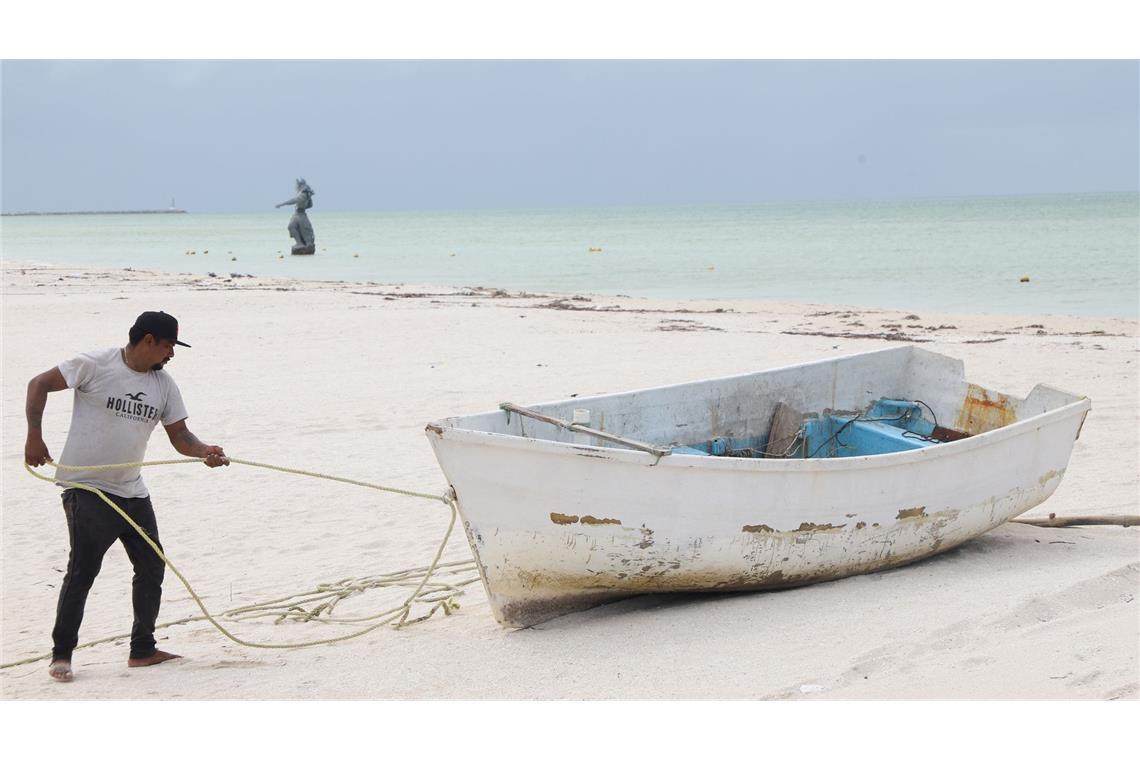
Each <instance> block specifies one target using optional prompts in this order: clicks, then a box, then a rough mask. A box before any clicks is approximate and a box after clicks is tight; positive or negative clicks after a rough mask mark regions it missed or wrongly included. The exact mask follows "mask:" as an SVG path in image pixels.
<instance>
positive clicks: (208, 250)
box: [202, 248, 210, 256]
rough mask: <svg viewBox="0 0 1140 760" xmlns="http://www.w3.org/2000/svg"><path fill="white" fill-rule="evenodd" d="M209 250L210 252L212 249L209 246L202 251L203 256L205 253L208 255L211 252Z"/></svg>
mask: <svg viewBox="0 0 1140 760" xmlns="http://www.w3.org/2000/svg"><path fill="white" fill-rule="evenodd" d="M209 252H210V249H209V248H207V249H206V250H204V251H202V255H203V256H205V255H206V254H207V253H209Z"/></svg>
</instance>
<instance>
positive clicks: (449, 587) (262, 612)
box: [0, 457, 478, 669]
mask: <svg viewBox="0 0 1140 760" xmlns="http://www.w3.org/2000/svg"><path fill="white" fill-rule="evenodd" d="M228 459H229V461H230V462H234V463H236V464H244V465H247V466H250V467H260V468H263V469H267V470H274V471H276V472H284V473H288V474H292V475H303V476H306V477H312V478H319V479H322V480H332V481H336V482H338V483H348V484H350V485H355V486H360V487H362V488H371V489H373V490H377V491H385V492H387V493H394V494H399V495H402V496H411V497H415V498H420V499H428V500H431V501H440V502H443V503H444V504H446V505H447V506H448V507H449V508H450V510H451V518H450V520H449V521H448V524H447V530H446V531H445V533H444V536H443V540H442V541H440V544H439V547H438V548H437V549H436V552H435V556H434V557H433V558H432V561H431V564H429V565H427V566H426V567H422V568H413V569H411V570H401V571H397V572H393V573H388V574H385V575H381V576H376V577H373V578H364V579H354V578H347V579H344V580H341V581H337V582H335V583H332V584H321V585H320V586H318V587H317V588H316V589H314V590H313V591H308V592H304V593H301V594H294V595H291V596H288V597H283V598H281V599H274V600H270V601H268V602H262V603H259V604H253V605H247V606H244V607H238V608H235V609H232V610H227V611H225V612H222V613H218V614H217V615H212V614H211V613H210V611H209V610H208V609H207V608H206V605H205V603H203V601H202V599H201V597H199V596H198V594H197V592H195V591H194V587H193V586H192V585H191V584H190V581H188V580H187V579H186V576H184V575H183V574H182V572H181V571H180V570H179V569H178V568H177V567H175V566H174V563H173V562H171V561H170V558H169V557H167V556H166V554H165V553H164V552H163V551H162V549H161V548H160V547H159V546H158V544H157V543H155V542H154V540H153V539H152V538H151V537H150V536H149V535H147V533H146V531H145V530H143V529H142V527H141V526H139V524H138V523H136V522H135V521H134V520H132V519H131V518H130V516H128V515H127V514H126V513H125V512H124V511H123V510H122V509H121V508H120V507H119V505H118V504H116V503H115V502H114V501H112V500H111V499H109V498H108V497H107V495H106V494H105V493H104V492H103V491H102V490H100V489H99V488H96V487H95V486H91V485H87V484H85V483H78V482H75V481H70V480H62V479H60V478H59V477H48V476H46V475H41V474H40V473H38V472H36V471H34V470H33V469H32V468H31V467H30V466H28V464H27V463H25V464H24V469H25V470H27V471H28V472H29V473H30V474H31V475H33V476H34V477H36V478H39V479H40V480H43V481H46V482H49V483H55V484H57V485H63V486H68V487H69V488H78V489H81V490H84V491H88V492H90V493H93V494H95V495H96V496H98V497H99V498H100V499H102V500H103V502H104V503H106V504H107V505H108V506H109V507H111V508H112V509H114V510H115V511H116V512H117V513H118V514H119V516H120V517H122V518H123V519H124V520H126V521H127V524H129V525H130V526H131V528H133V529H134V531H135V532H136V533H138V534H139V536H141V537H142V539H143V540H144V541H146V543H147V545H149V546H150V548H151V549H152V550H154V553H155V554H157V555H158V557H159V558H160V559H161V560H162V561H163V562H164V563H166V566H167V567H169V568H170V569H171V571H172V572H173V573H174V574H175V575H176V576H177V577H178V580H180V581H181V582H182V585H183V586H185V587H186V591H187V592H189V594H190V596H191V598H193V600H194V602H195V603H196V604H197V605H198V608H199V609H201V610H202V614H201V615H200V616H191V617H186V618H182V619H180V620H175V621H171V622H169V623H163V624H162V625H158V626H155V629H156V630H157V629H159V628H167V627H169V626H174V625H182V624H184V623H191V622H197V621H201V620H206V621H208V622H209V623H210V624H211V625H213V626H214V627H215V628H217V629H218V631H219V632H220V633H221V634H222V635H223V636H225V637H226V638H228V639H230V640H231V641H233V642H234V643H236V644H240V645H242V646H247V647H253V648H257V649H302V648H305V647H312V646H318V645H321V644H332V643H336V642H339V641H347V640H348V639H354V638H357V637H359V636H363V635H365V634H367V633H371V632H372V631H375V630H376V629H378V628H381V627H383V626H385V625H388V624H392V625H393V626H394V627H396V628H400V627H402V626H404V625H411V624H413V623H418V622H422V621H424V620H427V619H428V618H430V617H432V615H434V614H435V613H436V611H438V610H442V611H443V613H444V614H445V615H450V614H451V613H452V611H454V610H455V609H457V608H458V607H459V605H458V604H457V603H456V602H455V600H454V599H453V598H452V597H453V596H456V595H459V594H462V593H463V591H462V590H461V589H462V587H463V586H466V585H468V584H470V583H474V582H475V581H476V580H478V577H477V576H476V577H473V578H465V579H462V580H460V581H457V582H454V583H439V582H436V583H433V584H431V586H430V587H429V586H428V581H429V580H430V579H431V578H432V576H433V575H434V574H435V573H436V572H437V570H439V569H440V568H447V570H446V572H447V573H448V574H452V575H454V574H459V573H463V572H470V571H473V570H474V569H475V563H474V561H472V560H467V561H461V562H448V563H442V564H441V563H440V558H441V557H442V556H443V550H444V547H446V546H447V542H448V540H449V539H450V538H451V531H452V529H453V528H454V527H455V519H456V507H455V497H454V495H453V492H452V491H450V489H449V491H448V493H445V494H443V495H436V494H427V493H420V492H418V491H409V490H405V489H401V488H392V487H390V486H382V485H379V484H376V483H369V482H366V481H362V480H352V479H350V478H341V477H337V476H335V475H327V474H324V473H318V472H310V471H308V470H300V469H295V468H291V467H280V466H277V465H272V464H265V463H264V462H252V461H249V460H245V459H236V458H234V457H228ZM202 461H205V460H204V459H197V458H189V459H162V460H153V461H148V462H127V463H121V464H109V465H89V466H71V465H63V464H57V463H55V462H51V464H53V465H54V466H55V467H56V470H57V472H56V475H57V476H58V474H59V472H58V471H59V470H71V471H80V470H82V471H87V472H98V471H101V470H115V469H125V468H130V467H157V466H160V465H175V464H192V463H196V462H202ZM392 586H411V587H413V588H414V590H413V591H412V592H411V593H410V594H409V595H408V597H407V598H406V599H404V601H403V603H401V604H400V605H398V606H396V607H392V608H390V609H387V610H384V611H382V612H379V613H376V614H375V615H370V616H368V617H364V618H353V619H343V620H335V621H334V620H331V619H322V618H320V615H321V614H322V613H327V614H329V615H331V613H332V610H333V608H334V607H335V606H336V604H337V603H338V602H340V601H342V600H343V599H345V598H347V597H349V596H353V595H356V594H360V593H363V592H364V591H367V590H368V589H370V588H378V587H392ZM315 601H321V604H319V605H318V606H317V607H315V608H313V609H311V610H306V609H305V608H304V606H303V605H304V604H311V603H313V602H315ZM417 601H418V602H421V603H427V604H432V607H431V608H430V609H429V610H428V612H427V613H426V614H425V615H421V616H420V617H417V618H413V619H411V620H409V619H408V616H409V614H410V613H411V609H412V604H413V603H415V602H417ZM266 615H273V616H275V617H276V618H277V620H276V621H275V622H278V623H280V622H282V621H283V620H286V619H293V620H300V621H318V620H319V622H323V623H330V622H337V623H362V622H364V623H372V624H371V625H368V626H367V627H365V628H363V629H362V630H359V631H356V632H354V633H350V634H346V635H344V636H335V637H333V638H328V639H318V640H315V641H303V642H298V643H293V644H262V643H258V642H253V641H246V640H244V639H241V638H239V637H238V636H236V635H234V634H233V633H231V632H230V631H228V630H227V629H226V628H225V626H223V625H222V624H221V623H220V622H218V620H217V618H218V617H228V618H231V619H236V620H247V619H251V618H256V617H264V616H266ZM373 621H377V622H373ZM393 621H394V622H393ZM128 635H129V634H122V635H119V636H111V637H108V638H104V639H99V640H98V641H91V642H87V643H85V644H81V645H80V646H78V647H76V649H82V648H84V647H91V646H95V645H96V644H102V643H106V642H110V641H115V640H118V639H122V638H126V637H127V636H128ZM50 657H51V654H50V653H48V654H45V655H40V656H38V657H30V658H28V659H25V660H20V661H18V662H9V663H5V664H3V665H0V669H4V668H11V667H15V666H17V665H26V664H28V663H31V662H38V661H40V660H45V659H48V658H50Z"/></svg>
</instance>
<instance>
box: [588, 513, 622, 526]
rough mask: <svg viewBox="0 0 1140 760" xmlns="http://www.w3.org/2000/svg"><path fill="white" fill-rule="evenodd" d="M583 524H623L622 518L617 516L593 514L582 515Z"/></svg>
mask: <svg viewBox="0 0 1140 760" xmlns="http://www.w3.org/2000/svg"><path fill="white" fill-rule="evenodd" d="M582 524H583V525H621V520H618V519H617V518H615V517H594V516H593V515H583V516H582Z"/></svg>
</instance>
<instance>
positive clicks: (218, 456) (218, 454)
mask: <svg viewBox="0 0 1140 760" xmlns="http://www.w3.org/2000/svg"><path fill="white" fill-rule="evenodd" d="M205 459H206V466H207V467H222V466H226V467H229V465H230V460H229V458H227V457H226V452H224V451H222V447H221V446H207V447H206V456H205Z"/></svg>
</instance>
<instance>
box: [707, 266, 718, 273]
mask: <svg viewBox="0 0 1140 760" xmlns="http://www.w3.org/2000/svg"><path fill="white" fill-rule="evenodd" d="M705 271H706V272H715V271H716V267H707V268H706V269H705Z"/></svg>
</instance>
